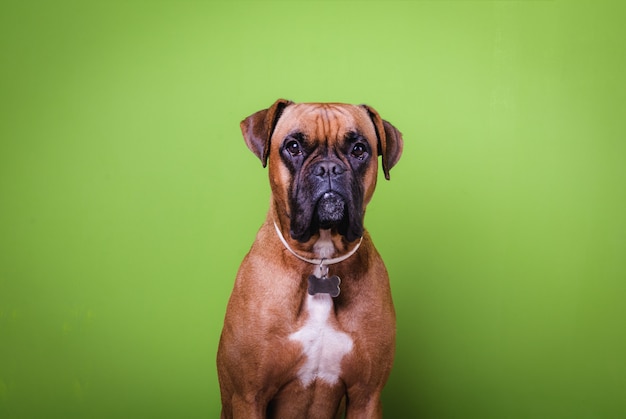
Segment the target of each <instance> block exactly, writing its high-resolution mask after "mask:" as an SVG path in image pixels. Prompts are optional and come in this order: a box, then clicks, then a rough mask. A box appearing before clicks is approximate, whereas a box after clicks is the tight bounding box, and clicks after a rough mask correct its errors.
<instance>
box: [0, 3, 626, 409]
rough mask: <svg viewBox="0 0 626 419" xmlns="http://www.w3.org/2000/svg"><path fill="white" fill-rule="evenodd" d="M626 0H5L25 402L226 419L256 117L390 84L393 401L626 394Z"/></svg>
mask: <svg viewBox="0 0 626 419" xmlns="http://www.w3.org/2000/svg"><path fill="white" fill-rule="evenodd" d="M623 12H624V7H620V5H619V3H617V2H616V3H603V2H588V3H580V2H566V1H527V2H513V1H500V2H490V1H476V2H473V1H442V2H435V1H401V2H395V1H356V0H355V1H340V2H330V1H328V2H315V1H304V2H287V1H279V2H262V1H256V2H238V1H234V2H233V1H231V2H200V1H181V2H174V1H171V2H168V1H150V2H147V1H146V2H142V1H129V2H122V1H107V2H100V3H89V4H87V2H41V3H37V2H33V1H25V2H16V1H5V2H2V4H1V5H0V52H1V54H2V56H1V57H2V58H1V66H0V106H1V109H0V138H1V141H0V417H2V418H7V419H9V418H114V417H115V418H207V417H216V416H217V415H218V412H219V394H218V386H217V377H216V372H215V362H214V359H215V352H216V345H217V340H218V337H219V331H220V328H221V322H222V318H223V313H224V310H225V305H226V301H227V299H228V295H229V292H230V289H231V287H232V283H233V279H234V276H235V272H236V270H237V267H238V264H239V262H240V261H241V259H242V257H243V256H244V254H245V253H246V251H247V250H248V248H249V246H250V244H251V243H252V240H253V238H254V236H255V233H256V230H257V228H258V227H259V225H260V223H261V222H262V220H263V218H264V216H265V211H266V209H267V204H268V199H269V188H268V186H267V173H266V171H265V170H264V169H262V167H261V165H260V164H259V161H258V160H257V159H256V157H255V156H254V155H253V154H252V153H250V152H249V151H248V150H247V148H246V147H245V144H244V142H243V139H242V137H241V134H240V131H239V121H240V120H241V119H242V118H244V117H245V116H247V115H249V114H251V113H253V112H255V111H257V110H259V109H262V108H265V107H267V106H269V105H270V104H271V103H272V102H273V101H274V100H275V99H276V98H278V97H285V98H289V99H292V100H296V101H344V102H351V103H368V104H370V105H372V106H374V107H375V108H376V109H377V110H378V111H379V112H380V113H381V115H382V116H383V117H384V118H386V119H388V120H389V121H391V122H392V123H394V124H395V125H396V126H397V127H398V128H399V129H400V130H401V131H402V132H403V134H404V139H405V152H404V155H403V157H402V159H401V160H400V163H399V164H398V166H397V167H395V168H394V169H393V170H392V172H391V181H390V182H386V181H384V179H383V178H382V176H381V177H380V178H379V185H378V190H377V193H376V195H375V196H374V200H373V201H372V203H371V205H370V206H369V208H368V214H367V217H366V225H367V227H368V228H369V230H370V232H371V234H372V236H373V237H374V240H375V242H376V244H377V246H378V248H379V251H380V252H381V254H382V255H383V257H384V259H385V261H386V263H387V266H388V269H389V272H390V275H391V282H392V288H393V292H394V297H395V302H396V309H397V315H398V342H397V344H398V345H397V346H398V348H397V356H396V364H395V368H394V371H393V373H392V376H391V379H390V381H389V383H388V386H387V387H386V389H385V392H384V403H385V409H386V417H390V418H399V417H403V418H404V417H412V418H435V419H438V418H481V419H483V418H618V417H626V325H625V323H626V284H625V279H626V143H625V137H626V134H625V132H626V129H625V128H626V123H625V120H626V118H625V116H626V105H625V103H626V80H625V76H624V75H625V74H626V52H625V51H626V47H625V43H624V39H626V30H624V29H622V27H623V24H624V17H625V15H624V13H623Z"/></svg>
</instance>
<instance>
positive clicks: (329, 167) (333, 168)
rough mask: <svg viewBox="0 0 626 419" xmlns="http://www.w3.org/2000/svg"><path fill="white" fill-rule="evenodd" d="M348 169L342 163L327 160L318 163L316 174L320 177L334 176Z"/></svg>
mask: <svg viewBox="0 0 626 419" xmlns="http://www.w3.org/2000/svg"><path fill="white" fill-rule="evenodd" d="M345 171H346V169H345V168H344V167H343V165H341V163H338V162H334V161H330V160H326V161H322V162H320V163H318V164H317V166H316V167H315V172H314V173H315V175H316V176H319V177H326V176H330V177H334V176H338V175H340V174H342V173H343V172H345Z"/></svg>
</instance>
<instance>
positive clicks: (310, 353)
mask: <svg viewBox="0 0 626 419" xmlns="http://www.w3.org/2000/svg"><path fill="white" fill-rule="evenodd" d="M305 304H306V311H307V313H308V316H309V317H308V318H307V320H306V323H305V324H304V326H303V327H302V328H301V329H300V330H298V331H297V332H294V333H292V334H291V335H290V336H289V339H291V340H293V341H297V342H300V343H301V344H302V351H303V352H304V355H305V357H306V361H305V363H304V365H303V366H302V367H301V368H300V370H299V371H298V378H300V381H302V384H303V385H304V386H305V387H306V386H308V385H309V384H311V383H312V382H313V381H315V380H316V379H319V380H323V381H325V382H327V383H329V384H335V383H336V382H337V380H339V375H340V374H341V360H342V359H343V357H344V356H345V355H346V354H348V353H349V352H350V351H351V350H352V345H353V342H352V338H350V336H349V335H348V334H346V333H343V332H340V331H338V330H336V329H335V328H333V327H332V325H331V324H329V322H328V318H329V317H330V313H331V311H332V309H333V299H332V297H331V296H330V295H328V294H316V295H314V296H311V295H307V299H306V303H305Z"/></svg>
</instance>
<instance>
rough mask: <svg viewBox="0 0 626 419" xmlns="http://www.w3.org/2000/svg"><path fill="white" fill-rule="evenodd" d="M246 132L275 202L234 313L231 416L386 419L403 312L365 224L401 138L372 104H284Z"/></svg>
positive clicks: (243, 274) (228, 382) (225, 339)
mask: <svg viewBox="0 0 626 419" xmlns="http://www.w3.org/2000/svg"><path fill="white" fill-rule="evenodd" d="M241 130H242V133H243V137H244V140H245V142H246V144H247V146H248V148H249V149H250V150H251V151H252V152H253V153H254V154H255V155H256V156H257V157H258V158H259V159H260V160H261V163H262V164H263V167H265V166H266V165H268V163H269V171H268V172H269V182H270V186H271V202H270V208H269V211H268V214H267V218H266V220H265V222H264V224H263V225H262V226H261V228H260V230H259V231H258V233H257V236H256V240H255V241H254V243H253V245H252V248H251V249H250V251H249V253H248V254H247V255H246V256H245V258H244V260H243V262H242V264H241V266H240V268H239V271H238V273H237V277H236V280H235V284H234V288H233V291H232V294H231V297H230V300H229V302H228V306H227V309H226V315H225V319H224V327H223V329H222V334H221V338H220V343H219V347H218V353H217V370H218V378H219V384H220V391H221V401H222V412H221V417H222V418H245V419H250V418H265V417H270V418H316V419H317V418H333V417H336V415H338V414H343V413H344V412H345V415H346V417H347V418H378V417H381V416H382V405H381V398H380V396H381V391H382V389H383V386H384V385H385V383H386V381H387V379H388V377H389V374H390V371H391V368H392V364H393V358H394V351H395V333H396V332H395V331H396V327H395V311H394V307H393V302H392V297H391V290H390V286H389V277H388V274H387V270H386V268H385V265H384V264H383V261H382V259H381V257H380V255H379V254H378V252H377V251H376V248H375V247H374V244H373V243H372V239H371V238H370V236H369V234H368V233H367V231H366V230H365V228H364V226H363V218H364V215H365V209H366V206H367V204H368V203H369V202H370V200H371V198H372V195H373V193H374V189H375V186H376V179H377V173H378V157H380V158H381V164H382V170H383V173H384V176H385V178H386V179H389V171H390V170H391V168H392V167H394V166H395V164H396V163H397V162H398V160H399V159H400V156H401V154H402V149H403V139H402V135H401V133H400V132H399V131H398V130H397V129H396V128H395V127H394V126H393V125H392V124H390V123H389V122H387V121H386V120H383V119H382V118H381V117H380V116H379V114H378V113H377V112H376V110H374V109H373V108H372V107H370V106H367V105H349V104H341V103H294V102H291V101H288V100H284V99H279V100H277V101H276V102H275V103H274V104H273V105H272V106H270V107H269V108H268V109H264V110H261V111H258V112H256V113H254V114H252V115H250V116H249V117H247V118H246V119H245V120H243V121H242V122H241Z"/></svg>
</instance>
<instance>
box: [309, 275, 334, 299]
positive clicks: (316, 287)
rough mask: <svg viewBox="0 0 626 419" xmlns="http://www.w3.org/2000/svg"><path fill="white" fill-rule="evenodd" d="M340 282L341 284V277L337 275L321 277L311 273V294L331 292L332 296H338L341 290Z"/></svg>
mask: <svg viewBox="0 0 626 419" xmlns="http://www.w3.org/2000/svg"><path fill="white" fill-rule="evenodd" d="M339 284H341V279H339V277H338V276H337V275H333V276H331V277H327V276H322V277H321V278H318V277H317V276H315V275H309V294H310V295H315V294H330V296H331V297H337V296H338V295H339V293H340V292H341V290H340V289H339Z"/></svg>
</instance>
